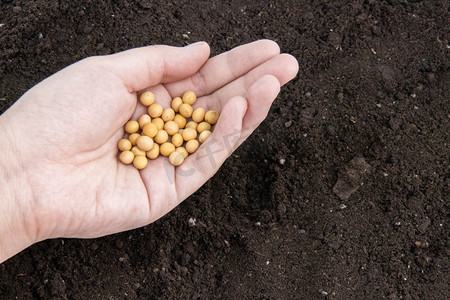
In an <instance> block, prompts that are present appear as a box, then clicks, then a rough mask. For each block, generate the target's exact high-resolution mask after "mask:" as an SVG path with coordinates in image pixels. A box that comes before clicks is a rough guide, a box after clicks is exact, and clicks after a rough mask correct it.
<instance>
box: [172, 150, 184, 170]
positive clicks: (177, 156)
mask: <svg viewBox="0 0 450 300" xmlns="http://www.w3.org/2000/svg"><path fill="white" fill-rule="evenodd" d="M183 161H184V157H183V153H181V152H178V151H174V152H172V153H170V155H169V162H170V163H171V164H172V165H174V166H175V167H178V166H179V165H181V164H182V163H183Z"/></svg>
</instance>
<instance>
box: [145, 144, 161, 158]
mask: <svg viewBox="0 0 450 300" xmlns="http://www.w3.org/2000/svg"><path fill="white" fill-rule="evenodd" d="M158 156H159V145H158V144H156V143H155V144H154V145H153V148H152V150H150V151H147V157H148V158H150V159H156V158H157V157H158Z"/></svg>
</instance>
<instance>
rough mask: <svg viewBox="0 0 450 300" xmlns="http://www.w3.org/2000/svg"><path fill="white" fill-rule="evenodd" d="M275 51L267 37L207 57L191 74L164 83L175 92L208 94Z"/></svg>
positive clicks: (176, 93)
mask: <svg viewBox="0 0 450 300" xmlns="http://www.w3.org/2000/svg"><path fill="white" fill-rule="evenodd" d="M279 53H280V47H279V46H278V45H277V44H276V43H275V42H273V41H271V40H259V41H256V42H253V43H249V44H245V45H242V46H239V47H236V48H234V49H232V50H230V51H228V52H225V53H222V54H220V55H218V56H215V57H213V58H211V59H209V60H208V61H207V62H206V63H205V65H204V66H203V67H202V68H201V69H200V70H199V71H198V72H197V73H196V74H194V75H193V76H191V77H189V78H186V79H184V80H181V81H179V82H176V83H171V84H168V85H166V87H167V89H168V90H169V92H170V93H171V95H175V96H176V95H181V94H183V93H184V92H185V91H187V90H193V91H194V92H196V94H197V95H198V96H202V95H208V94H210V93H212V92H213V91H215V90H217V89H219V88H221V87H223V86H224V85H226V84H228V83H229V82H231V81H233V80H235V79H236V78H238V77H240V76H242V75H244V74H246V73H247V72H249V71H250V70H252V69H253V68H255V67H256V66H258V65H260V64H262V63H264V62H265V61H267V60H269V59H271V58H273V57H275V56H276V55H278V54H279Z"/></svg>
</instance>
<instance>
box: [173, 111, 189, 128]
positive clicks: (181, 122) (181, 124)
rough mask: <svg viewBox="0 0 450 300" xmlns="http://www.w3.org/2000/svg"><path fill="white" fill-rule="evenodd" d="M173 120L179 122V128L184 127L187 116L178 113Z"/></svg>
mask: <svg viewBox="0 0 450 300" xmlns="http://www.w3.org/2000/svg"><path fill="white" fill-rule="evenodd" d="M173 121H174V122H176V123H177V124H178V127H179V128H184V126H186V118H185V117H183V116H182V115H180V114H177V115H176V116H175V117H174V118H173Z"/></svg>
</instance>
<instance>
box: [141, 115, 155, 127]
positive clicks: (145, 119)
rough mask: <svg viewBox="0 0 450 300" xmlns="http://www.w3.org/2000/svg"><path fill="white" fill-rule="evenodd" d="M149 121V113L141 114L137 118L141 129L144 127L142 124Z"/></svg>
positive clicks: (150, 119)
mask: <svg viewBox="0 0 450 300" xmlns="http://www.w3.org/2000/svg"><path fill="white" fill-rule="evenodd" d="M151 121H152V118H150V116H149V115H147V114H143V115H142V116H140V117H139V119H138V123H139V128H141V129H142V128H144V125H145V124H147V123H150V122H151Z"/></svg>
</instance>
